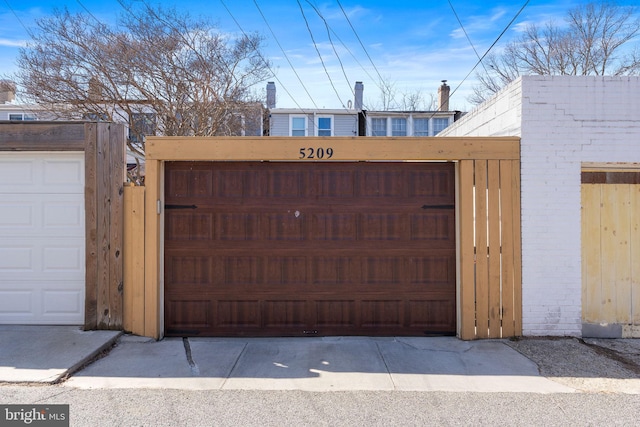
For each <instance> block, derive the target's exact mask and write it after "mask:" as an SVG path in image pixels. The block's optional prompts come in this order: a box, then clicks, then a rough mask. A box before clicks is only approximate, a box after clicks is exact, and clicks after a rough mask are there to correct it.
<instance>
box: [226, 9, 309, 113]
mask: <svg viewBox="0 0 640 427" xmlns="http://www.w3.org/2000/svg"><path fill="white" fill-rule="evenodd" d="M220 3H222V6H224V8H225V9H226V10H227V13H228V14H229V16H230V17H231V19H233V22H235V23H236V25H237V26H238V28H239V29H240V31H241V32H242V34H244V36H245V37H247V33H245V31H244V30H243V29H242V26H241V25H240V23H239V22H238V20H237V19H236V17H235V16H233V13H231V11H230V10H229V8H228V7H227V5H226V4H225V2H224V0H220ZM254 48H255V46H254ZM256 52H257V53H258V56H260V59H262V61H263V62H264V63H265V65H266V66H267V68H268V69H269V71H271V74H272V75H273V78H275V79H276V80H277V81H278V83H279V84H280V85H281V86H282V88H283V89H284V91H285V92H287V95H289V97H290V98H291V99H292V100H293V102H294V103H295V104H296V105H297V106H298V108H299V109H300V110H302V111H303V112H304V109H303V108H302V107H301V106H300V105H299V104H298V102H297V101H296V99H295V98H294V97H293V95H291V93H290V92H289V91H288V90H287V88H286V86H285V85H284V84H282V82H281V81H280V79H279V78H278V76H277V75H276V73H275V72H274V71H273V70H272V69H271V66H270V65H269V61H267V60H266V59H265V58H264V56H262V54H261V53H260V52H259V51H258V50H257V49H256ZM312 101H313V99H312Z"/></svg>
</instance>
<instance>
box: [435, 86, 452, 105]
mask: <svg viewBox="0 0 640 427" xmlns="http://www.w3.org/2000/svg"><path fill="white" fill-rule="evenodd" d="M450 90H451V88H450V87H449V86H448V85H447V81H446V80H442V85H441V86H440V87H439V88H438V111H449V91H450Z"/></svg>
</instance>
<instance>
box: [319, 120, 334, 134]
mask: <svg viewBox="0 0 640 427" xmlns="http://www.w3.org/2000/svg"><path fill="white" fill-rule="evenodd" d="M331 135H333V132H332V129H331V117H318V136H331Z"/></svg>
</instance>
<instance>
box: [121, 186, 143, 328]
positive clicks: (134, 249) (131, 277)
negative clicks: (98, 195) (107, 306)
mask: <svg viewBox="0 0 640 427" xmlns="http://www.w3.org/2000/svg"><path fill="white" fill-rule="evenodd" d="M144 192H145V188H144V187H134V186H127V187H125V188H124V212H125V214H124V241H123V262H124V289H123V292H124V294H123V297H124V309H123V325H124V330H125V331H129V332H131V333H133V334H136V335H144V333H145V331H144V238H141V237H143V236H144V235H145V233H144V219H145V218H144V203H145V202H144Z"/></svg>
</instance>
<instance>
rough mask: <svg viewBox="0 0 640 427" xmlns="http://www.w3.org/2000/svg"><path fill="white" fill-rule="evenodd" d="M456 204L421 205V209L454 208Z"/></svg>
mask: <svg viewBox="0 0 640 427" xmlns="http://www.w3.org/2000/svg"><path fill="white" fill-rule="evenodd" d="M455 207H456V205H423V206H422V209H455Z"/></svg>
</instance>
